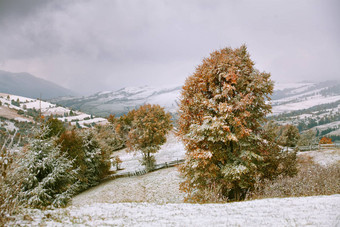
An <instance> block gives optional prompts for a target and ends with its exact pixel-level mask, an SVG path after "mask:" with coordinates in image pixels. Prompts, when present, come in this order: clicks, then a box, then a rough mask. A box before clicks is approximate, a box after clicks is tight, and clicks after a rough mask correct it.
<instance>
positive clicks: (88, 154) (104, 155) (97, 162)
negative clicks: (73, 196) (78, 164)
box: [80, 129, 111, 187]
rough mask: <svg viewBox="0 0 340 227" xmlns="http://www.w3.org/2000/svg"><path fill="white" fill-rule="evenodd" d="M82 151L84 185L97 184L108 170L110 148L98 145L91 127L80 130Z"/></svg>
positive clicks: (109, 165)
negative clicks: (84, 167) (85, 182)
mask: <svg viewBox="0 0 340 227" xmlns="http://www.w3.org/2000/svg"><path fill="white" fill-rule="evenodd" d="M80 136H81V137H82V140H83V144H82V148H83V151H84V163H85V166H86V169H85V171H84V177H85V179H86V181H87V185H86V187H89V186H93V185H96V184H98V182H99V180H100V179H101V178H102V177H104V176H105V175H106V174H107V173H108V172H109V170H110V167H111V161H110V150H105V149H103V148H101V147H100V144H99V141H98V140H97V138H96V137H95V131H94V130H93V129H88V130H84V131H82V132H81V134H80Z"/></svg>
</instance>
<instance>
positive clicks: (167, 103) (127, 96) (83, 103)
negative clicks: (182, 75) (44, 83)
mask: <svg viewBox="0 0 340 227" xmlns="http://www.w3.org/2000/svg"><path fill="white" fill-rule="evenodd" d="M180 92H181V86H170V87H157V88H156V87H150V86H142V87H126V88H122V89H120V90H117V91H111V92H110V91H104V92H98V93H96V94H93V95H91V96H87V97H82V98H74V99H56V100H54V102H56V103H59V104H61V105H64V106H69V107H72V108H75V109H79V110H81V111H84V112H89V113H92V114H100V115H106V116H107V115H109V114H115V115H118V116H120V115H123V114H125V113H127V112H129V111H130V110H132V109H135V108H136V107H138V106H141V105H143V104H146V103H150V104H158V105H160V106H162V107H164V108H165V109H166V110H167V111H169V112H171V113H176V112H177V107H178V104H177V103H178V98H179V96H180Z"/></svg>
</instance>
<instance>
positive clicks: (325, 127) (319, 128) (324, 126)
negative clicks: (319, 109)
mask: <svg viewBox="0 0 340 227" xmlns="http://www.w3.org/2000/svg"><path fill="white" fill-rule="evenodd" d="M339 125H340V121H333V122H330V123H328V124H323V125H318V126H315V127H313V128H311V129H312V130H316V129H318V130H320V131H323V130H326V129H328V128H334V127H337V126H339Z"/></svg>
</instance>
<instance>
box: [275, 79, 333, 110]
mask: <svg viewBox="0 0 340 227" xmlns="http://www.w3.org/2000/svg"><path fill="white" fill-rule="evenodd" d="M339 100H340V82H338V81H327V82H323V83H294V84H291V83H289V84H277V85H276V86H275V91H274V94H273V96H272V102H271V103H272V105H273V114H274V115H277V114H281V113H288V112H291V111H296V110H303V109H308V108H311V107H313V106H317V105H321V104H328V103H334V102H336V101H339Z"/></svg>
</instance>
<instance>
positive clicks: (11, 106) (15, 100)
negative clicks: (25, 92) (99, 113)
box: [0, 93, 107, 127]
mask: <svg viewBox="0 0 340 227" xmlns="http://www.w3.org/2000/svg"><path fill="white" fill-rule="evenodd" d="M0 102H1V103H2V106H0V116H2V117H4V118H7V119H13V120H16V121H31V122H32V121H33V118H32V117H29V116H23V115H19V114H18V111H21V112H22V113H26V112H27V111H28V110H35V111H41V114H42V115H43V116H50V115H53V116H57V118H58V119H59V120H61V121H63V122H70V123H71V125H76V124H77V123H78V124H79V126H80V127H87V125H91V124H106V123H107V120H106V119H105V118H100V117H94V116H93V115H89V114H85V113H82V112H79V111H73V115H72V116H70V113H71V110H70V109H69V108H65V107H61V106H58V105H56V104H52V103H50V102H46V101H42V100H39V99H31V98H27V97H23V96H18V95H12V94H5V93H0Z"/></svg>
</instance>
